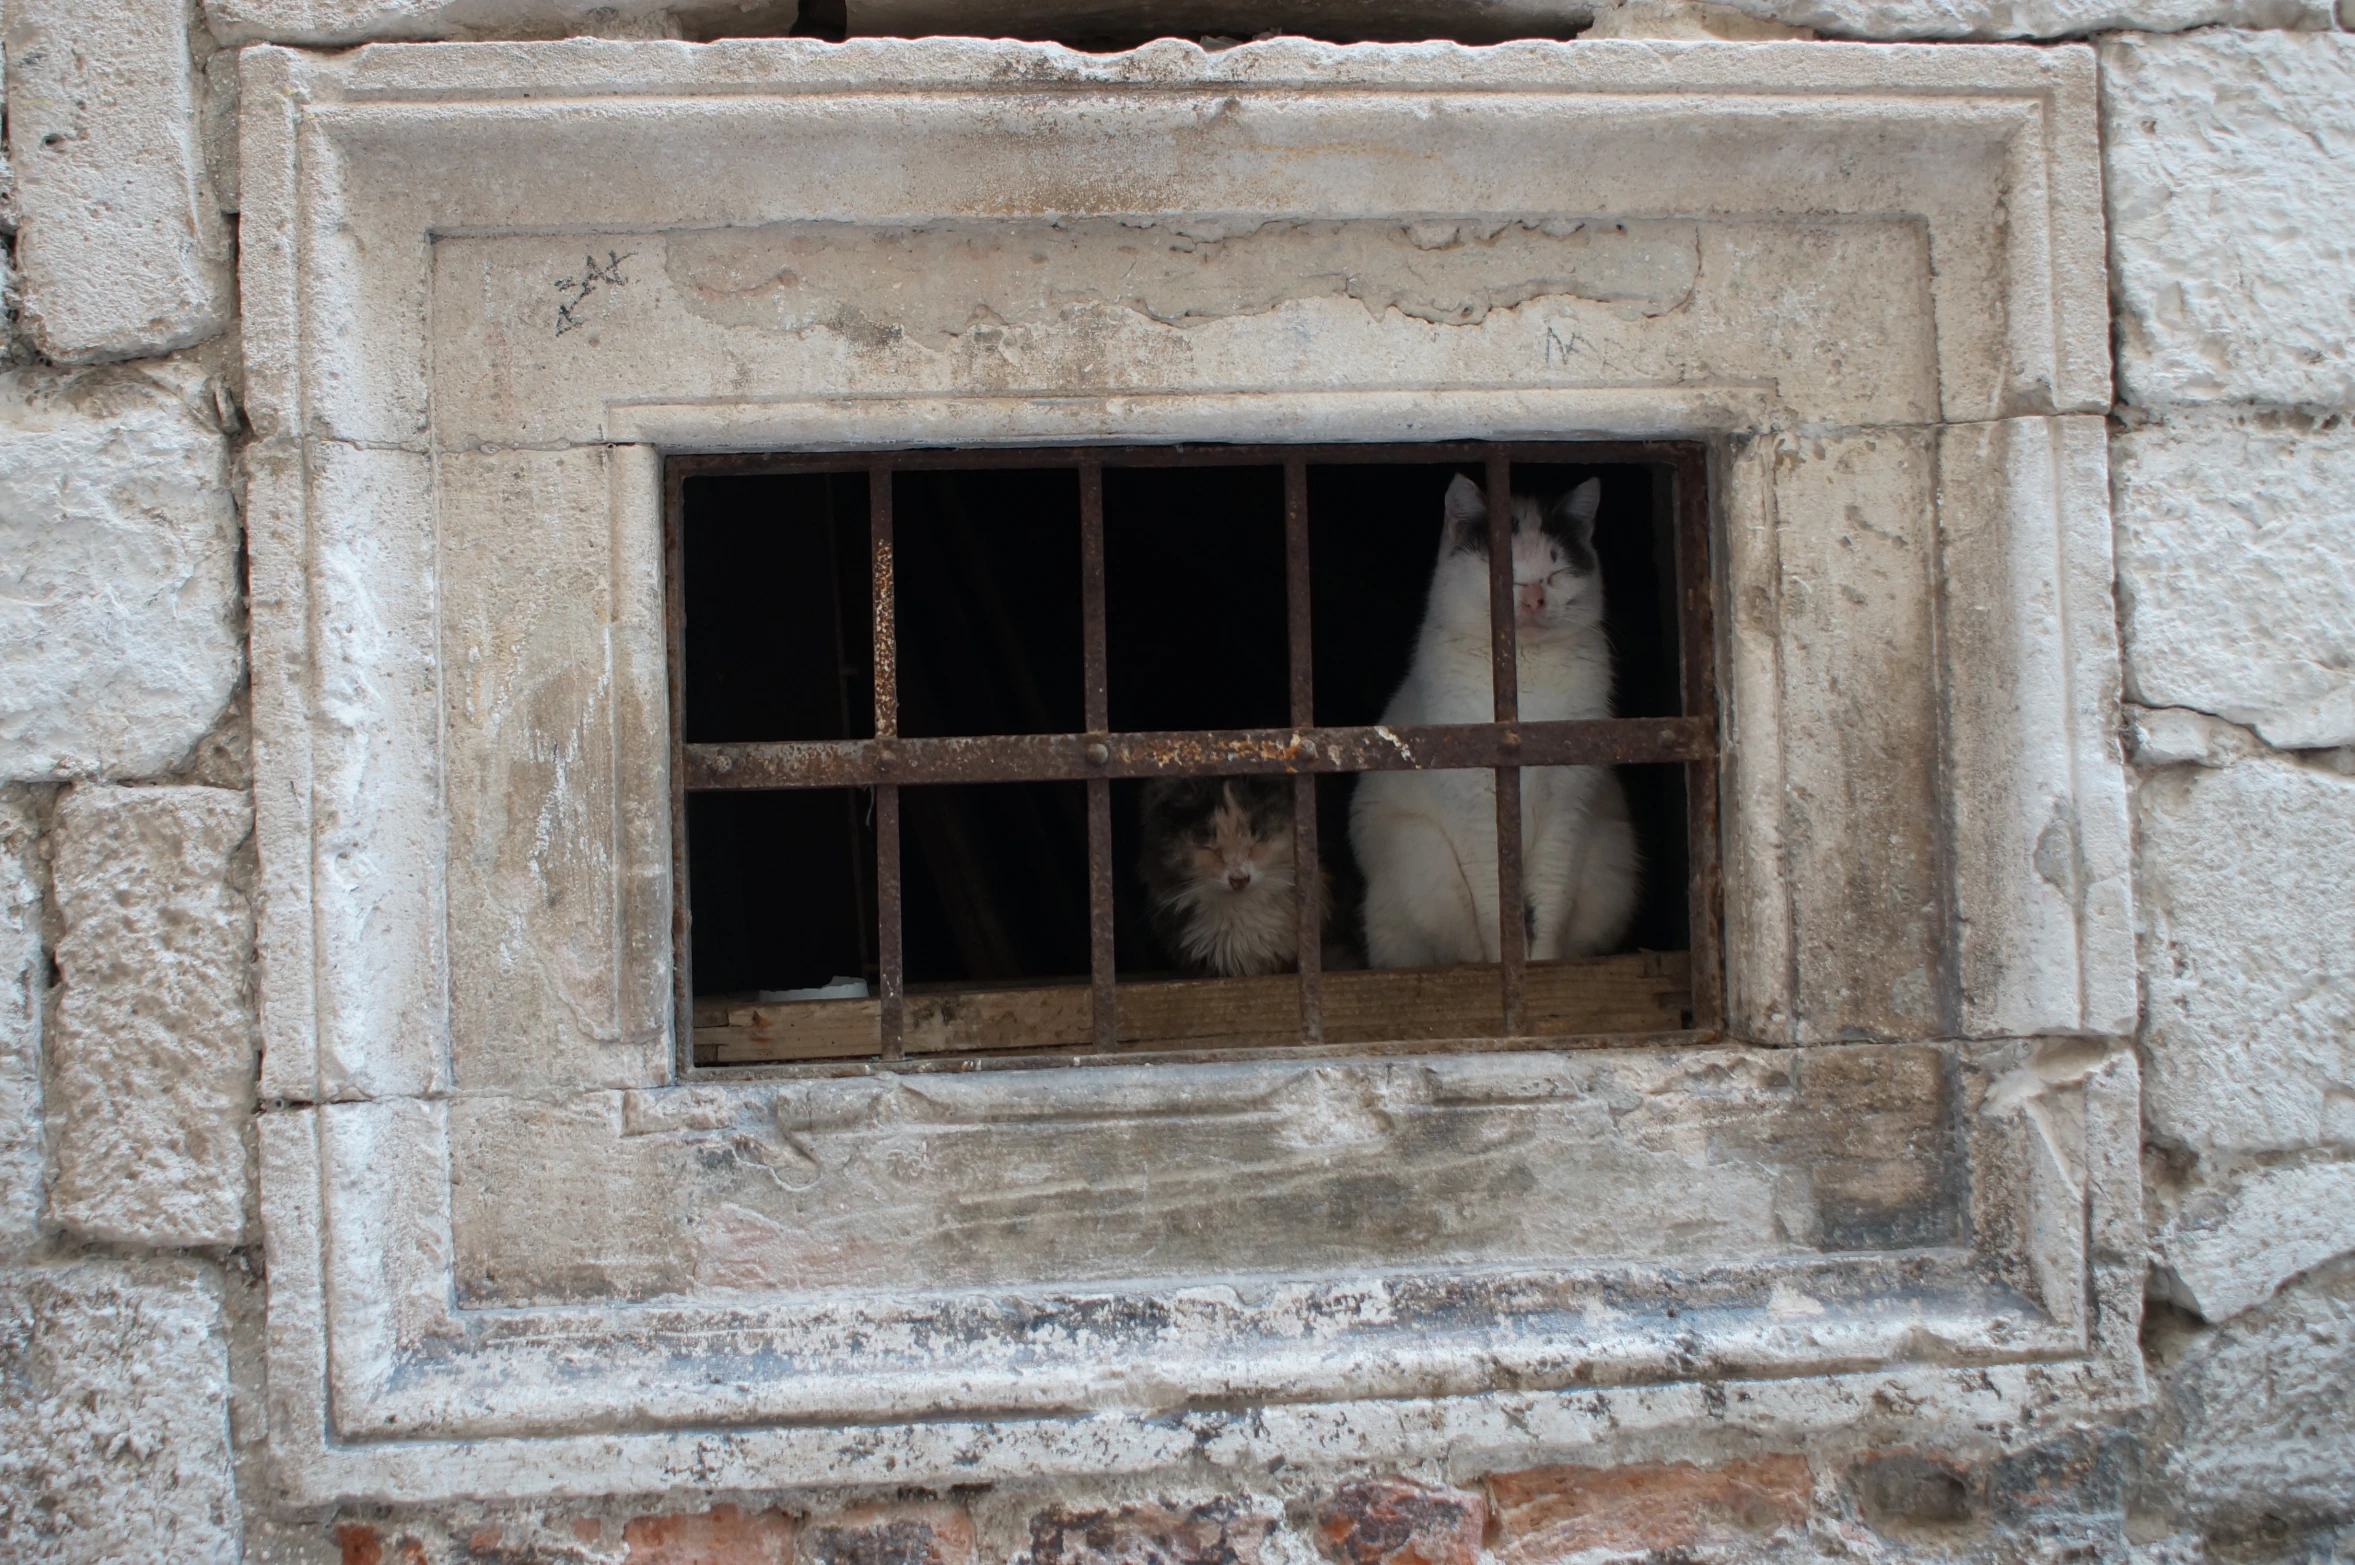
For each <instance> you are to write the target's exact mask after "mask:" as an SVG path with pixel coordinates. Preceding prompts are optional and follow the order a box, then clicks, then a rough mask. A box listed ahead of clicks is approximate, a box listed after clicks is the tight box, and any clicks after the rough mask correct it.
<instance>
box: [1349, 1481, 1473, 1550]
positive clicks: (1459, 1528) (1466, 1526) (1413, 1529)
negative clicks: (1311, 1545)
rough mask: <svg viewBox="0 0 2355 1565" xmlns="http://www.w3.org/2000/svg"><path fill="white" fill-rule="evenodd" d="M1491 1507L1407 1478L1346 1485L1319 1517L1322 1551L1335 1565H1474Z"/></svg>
mask: <svg viewBox="0 0 2355 1565" xmlns="http://www.w3.org/2000/svg"><path fill="white" fill-rule="evenodd" d="M1487 1528H1488V1502H1487V1501H1486V1500H1484V1499H1482V1498H1481V1497H1480V1496H1479V1495H1477V1494H1472V1493H1468V1492H1467V1491H1465V1490H1462V1489H1436V1488H1432V1487H1431V1486H1429V1485H1427V1484H1419V1483H1409V1482H1408V1481H1407V1480H1405V1479H1403V1478H1377V1479H1360V1480H1356V1481H1354V1482H1350V1483H1345V1484H1343V1485H1342V1486H1341V1487H1340V1488H1339V1489H1337V1490H1335V1491H1334V1492H1333V1498H1332V1499H1331V1500H1330V1501H1329V1502H1327V1503H1326V1505H1325V1507H1324V1508H1323V1509H1322V1510H1321V1511H1319V1512H1318V1514H1317V1531H1316V1541H1317V1547H1318V1548H1320V1549H1322V1550H1323V1551H1324V1554H1325V1557H1326V1558H1327V1559H1330V1560H1332V1561H1333V1562H1334V1565H1475V1562H1477V1561H1478V1560H1479V1558H1480V1539H1481V1535H1482V1534H1483V1533H1484V1532H1485V1531H1487Z"/></svg>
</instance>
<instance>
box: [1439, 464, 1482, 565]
mask: <svg viewBox="0 0 2355 1565" xmlns="http://www.w3.org/2000/svg"><path fill="white" fill-rule="evenodd" d="M1441 511H1442V514H1444V515H1445V516H1446V518H1447V523H1446V528H1445V531H1444V533H1443V535H1442V536H1443V541H1444V543H1445V544H1446V547H1447V551H1448V552H1452V551H1454V550H1457V549H1475V550H1483V549H1486V548H1487V547H1488V497H1487V496H1486V495H1483V494H1482V493H1481V492H1480V486H1479V485H1478V484H1476V483H1474V482H1472V480H1471V479H1469V478H1467V477H1465V476H1464V475H1463V474H1461V473H1458V474H1456V477H1455V482H1454V483H1452V484H1449V485H1448V486H1447V500H1446V502H1445V504H1444V505H1443V506H1442V507H1441Z"/></svg>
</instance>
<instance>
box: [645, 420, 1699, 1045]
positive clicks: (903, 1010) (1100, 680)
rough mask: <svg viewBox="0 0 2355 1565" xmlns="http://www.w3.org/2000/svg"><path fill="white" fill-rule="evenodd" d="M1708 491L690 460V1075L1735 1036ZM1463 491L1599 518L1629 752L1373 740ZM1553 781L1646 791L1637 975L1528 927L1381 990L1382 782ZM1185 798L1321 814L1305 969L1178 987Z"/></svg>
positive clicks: (1126, 456)
mask: <svg viewBox="0 0 2355 1565" xmlns="http://www.w3.org/2000/svg"><path fill="white" fill-rule="evenodd" d="M1703 471H1704V469H1703V464H1702V459H1701V453H1700V451H1699V450H1698V448H1695V447H1691V446H1681V445H1667V444H1657V445H1641V446H1609V447H1605V446H1544V447H1531V446H1519V447H1501V446H1463V445H1457V446H1445V447H1432V446H1424V447H1384V448H1375V447H1362V448H1360V447H1349V448H1318V449H1286V448H1259V449H1241V448H1226V447H1195V448H1182V449H1181V448H1147V449H1126V450H1123V449H1103V450H1083V451H997V452H923V453H900V454H894V455H891V456H888V457H880V456H858V455H852V456H838V457H803V456H760V457H683V458H674V459H673V460H672V462H671V485H670V495H671V501H670V517H669V528H670V559H671V577H672V581H671V605H672V627H671V636H672V655H673V659H674V667H673V693H674V710H675V712H676V713H677V719H676V720H677V722H678V725H679V729H678V733H677V735H676V738H677V741H678V751H677V754H676V757H675V765H674V786H675V788H676V790H677V825H678V828H679V835H680V839H681V843H682V848H681V853H680V865H679V873H680V880H681V886H680V889H681V892H682V908H681V912H682V918H681V920H680V931H679V941H678V956H679V968H678V970H679V976H680V1023H681V1027H682V1030H683V1032H685V1033H686V1034H687V1035H688V1036H689V1037H691V1039H692V1042H691V1044H690V1045H689V1047H690V1048H691V1050H692V1054H691V1058H692V1060H693V1062H694V1063H696V1064H698V1065H707V1066H709V1065H742V1064H759V1063H769V1062H777V1061H786V1060H821V1059H846V1060H870V1061H871V1060H875V1059H877V1058H882V1059H884V1060H890V1061H918V1060H936V1059H953V1058H960V1057H972V1056H976V1055H993V1054H1000V1053H1021V1054H1026V1055H1034V1056H1035V1055H1037V1054H1038V1053H1039V1051H1042V1050H1044V1051H1049V1052H1051V1053H1055V1054H1059V1055H1066V1056H1067V1055H1072V1054H1077V1053H1090V1054H1093V1053H1101V1052H1120V1053H1133V1052H1146V1053H1180V1052H1191V1051H1195V1050H1200V1049H1211V1048H1230V1049H1231V1048H1238V1047H1278V1046H1287V1045H1289V1046H1299V1045H1302V1044H1307V1045H1311V1046H1313V1045H1317V1044H1325V1045H1329V1046H1336V1047H1339V1046H1349V1047H1353V1048H1362V1047H1366V1046H1380V1045H1398V1046H1406V1045H1413V1044H1422V1043H1431V1042H1447V1043H1456V1044H1474V1045H1494V1044H1497V1043H1507V1044H1514V1045H1524V1046H1525V1045H1526V1044H1527V1043H1529V1042H1530V1041H1531V1040H1550V1041H1560V1040H1562V1039H1565V1038H1580V1037H1595V1036H1604V1035H1613V1036H1615V1035H1625V1034H1638V1035H1663V1034H1683V1035H1688V1036H1690V1035H1708V1034H1710V1033H1712V1032H1713V1031H1714V1029H1715V1028H1716V1026H1717V1021H1718V1010H1719V1005H1720V1002H1719V998H1718V987H1719V986H1718V981H1717V978H1716V973H1717V970H1718V962H1719V956H1718V950H1717V921H1718V917H1719V911H1718V906H1717V901H1718V893H1717V888H1716V879H1715V873H1714V854H1715V812H1716V799H1715V780H1714V778H1715V773H1714V767H1715V747H1716V717H1715V694H1714V688H1713V683H1712V678H1711V670H1710V669H1709V667H1708V666H1707V664H1708V661H1709V652H1708V648H1709V646H1710V642H1709V634H1710V633H1709V627H1708V624H1707V616H1708V611H1709V589H1708V580H1709V578H1708V566H1707V561H1706V558H1705V548H1706V538H1707V529H1706V523H1705V515H1706V512H1705V495H1704V492H1703V487H1702V484H1703ZM1459 474H1460V475H1464V476H1466V477H1468V478H1469V479H1470V480H1471V481H1472V482H1473V483H1475V484H1478V485H1480V486H1482V488H1483V490H1484V491H1485V492H1488V493H1497V492H1502V491H1500V490H1499V488H1498V486H1499V485H1509V490H1510V492H1512V493H1514V494H1529V493H1533V494H1537V495H1540V496H1552V495H1557V494H1563V493H1567V492H1569V491H1570V490H1571V489H1572V488H1574V487H1575V486H1576V485H1578V484H1580V483H1582V482H1583V481H1585V480H1587V479H1596V480H1599V481H1600V484H1601V500H1600V507H1599V511H1598V514H1597V515H1596V518H1595V522H1594V532H1593V553H1594V555H1595V558H1596V562H1597V566H1598V569H1599V574H1600V577H1601V579H1602V582H1603V585H1604V591H1605V598H1606V602H1607V605H1608V615H1607V618H1606V620H1605V630H1606V632H1607V635H1608V639H1609V643H1610V647H1611V663H1612V682H1613V690H1614V697H1613V704H1612V712H1613V716H1612V717H1611V718H1609V719H1604V720H1599V721H1588V722H1578V723H1544V722H1534V721H1520V720H1518V714H1517V713H1505V712H1503V711H1501V710H1500V712H1499V713H1498V714H1496V715H1498V716H1500V717H1503V718H1505V719H1506V720H1504V721H1500V722H1480V723H1470V724H1464V725H1460V726H1450V727H1444V728H1430V729H1421V730H1415V731H1412V732H1410V733H1405V734H1403V735H1401V734H1393V733H1392V732H1391V731H1389V730H1382V729H1379V728H1377V727H1376V726H1375V725H1378V724H1379V723H1380V720H1381V718H1382V715H1383V709H1384V707H1385V705H1386V703H1387V702H1388V701H1389V699H1390V696H1391V694H1392V692H1393V691H1394V690H1395V689H1396V687H1397V686H1398V683H1399V681H1400V679H1401V677H1402V676H1403V674H1404V673H1405V672H1406V669H1407V666H1408V662H1409V659H1410V657H1411V656H1412V654H1413V648H1414V642H1415V636H1416V632H1417V628H1418V626H1419V625H1420V623H1421V620H1422V617H1423V614H1424V609H1425V600H1426V597H1427V595H1428V594H1429V592H1430V590H1431V583H1432V574H1433V564H1434V560H1435V558H1436V557H1437V555H1438V543H1439V538H1440V532H1441V512H1442V505H1443V497H1444V495H1445V494H1446V492H1447V489H1448V486H1449V484H1450V483H1451V482H1452V481H1454V480H1455V479H1456V478H1457V476H1458V475H1459ZM1483 568H1484V567H1483ZM879 605H880V612H879V607H878V606H879ZM1505 617H1506V619H1507V620H1508V621H1509V620H1510V619H1511V618H1512V616H1511V614H1510V613H1509V612H1508V613H1507V614H1506V616H1505ZM1303 631H1305V632H1306V634H1305V636H1303V635H1302V634H1301V632H1303ZM879 654H880V656H879ZM879 668H880V671H881V675H882V677H881V678H880V679H879V678H878V670H879ZM879 711H881V712H882V713H883V714H884V715H885V717H886V718H887V721H886V722H885V723H884V724H883V727H882V733H881V735H880V737H879V736H878V725H877V721H876V719H877V714H878V712H879ZM1482 715H1483V716H1484V717H1485V716H1488V715H1489V714H1486V713H1483V714H1482ZM1410 752H1411V753H1410ZM1538 764H1550V765H1574V764H1609V765H1610V766H1611V767H1612V769H1613V772H1614V775H1615V776H1616V778H1617V779H1618V783H1619V786H1620V787H1621V788H1622V790H1623V791H1624V794H1625V797H1626V801H1627V806H1628V814H1629V817H1630V821H1631V824H1632V828H1633V833H1634V839H1635V842H1636V844H1637V849H1638V852H1639V855H1640V858H1641V861H1642V865H1643V871H1642V874H1641V877H1640V880H1639V895H1638V899H1637V902H1636V906H1635V910H1634V913H1633V916H1632V920H1631V922H1630V924H1629V927H1628V929H1627V933H1626V935H1625V937H1624V938H1623V939H1621V940H1620V941H1619V942H1618V945H1617V947H1616V949H1615V950H1613V951H1610V952H1607V953H1605V954H1602V955H1599V956H1593V957H1574V958H1570V959H1568V960H1565V961H1553V962H1544V961H1533V960H1531V959H1530V957H1529V955H1528V953H1527V951H1526V949H1525V947H1526V945H1527V941H1528V939H1529V930H1528V929H1527V928H1526V927H1525V928H1523V929H1522V930H1520V931H1518V932H1517V933H1518V938H1515V935H1516V932H1514V931H1510V930H1502V929H1500V930H1499V931H1498V932H1497V936H1496V945H1497V947H1498V950H1497V952H1496V954H1497V957H1498V959H1497V960H1495V961H1491V962H1484V963H1482V962H1475V963H1466V964H1458V965H1452V966H1447V967H1443V968H1437V969H1433V968H1415V969H1407V968H1379V969H1377V968H1369V967H1368V965H1367V962H1366V955H1367V952H1366V945H1365V942H1364V941H1363V939H1362V938H1361V937H1362V907H1361V900H1362V892H1363V884H1364V879H1363V875H1362V874H1361V872H1360V869H1359V867H1358V865H1357V864H1356V862H1355V859H1354V856H1353V853H1352V849H1351V841H1350V831H1349V816H1350V801H1351V795H1352V792H1353V791H1354V790H1355V788H1356V787H1357V786H1358V784H1359V782H1360V780H1361V778H1362V776H1363V775H1364V774H1365V773H1366V771H1367V770H1368V769H1385V770H1397V769H1400V768H1402V767H1411V768H1416V769H1442V768H1446V769H1456V768H1465V767H1475V768H1481V769H1488V768H1498V770H1497V771H1496V773H1495V775H1496V776H1497V777H1498V778H1499V779H1500V784H1499V786H1507V787H1509V786H1512V785H1517V783H1518V781H1519V778H1520V772H1519V771H1518V768H1519V767H1520V766H1523V765H1538ZM1180 776H1185V777H1200V778H1223V777H1234V776H1250V777H1253V778H1255V779H1261V780H1259V781H1256V782H1255V783H1254V784H1252V785H1251V787H1250V788H1249V789H1247V790H1246V792H1247V793H1248V795H1249V797H1251V798H1256V799H1258V800H1261V801H1263V803H1265V804H1268V805H1269V806H1270V807H1275V806H1281V809H1282V811H1283V812H1284V815H1285V816H1289V815H1290V814H1293V813H1297V812H1296V808H1295V807H1296V806H1297V805H1299V804H1301V803H1303V802H1305V803H1307V804H1308V805H1309V806H1310V809H1309V811H1308V813H1307V815H1306V817H1305V818H1304V819H1302V820H1300V821H1299V822H1298V825H1297V827H1296V828H1287V829H1286V835H1287V840H1288V843H1289V846H1290V848H1291V850H1292V852H1293V855H1294V857H1295V858H1296V859H1297V860H1298V861H1299V862H1301V863H1308V862H1312V861H1313V862H1314V863H1315V864H1316V865H1317V866H1318V868H1319V870H1320V871H1321V874H1322V876H1323V877H1324V878H1325V881H1324V883H1327V884H1329V885H1330V887H1331V896H1330V902H1331V917H1330V920H1329V924H1328V926H1327V927H1326V928H1325V929H1324V930H1323V932H1322V934H1321V936H1320V937H1318V938H1315V939H1313V940H1310V939H1308V938H1307V936H1308V933H1309V931H1308V928H1307V925H1306V923H1305V922H1304V923H1303V925H1302V927H1301V929H1300V930H1298V931H1296V932H1295V938H1294V940H1293V946H1294V947H1296V948H1298V949H1299V951H1300V955H1299V957H1298V958H1297V959H1296V960H1290V961H1286V962H1284V963H1283V964H1282V967H1281V969H1280V970H1273V971H1266V972H1260V973H1257V974H1256V975H1254V976H1243V977H1224V978H1217V977H1208V978H1206V977H1199V976H1188V975H1187V973H1186V971H1185V970H1184V969H1183V966H1182V961H1181V960H1177V959H1173V955H1172V946H1171V942H1170V940H1169V939H1168V938H1167V930H1166V928H1163V927H1160V926H1156V924H1155V923H1154V920H1153V918H1152V916H1151V909H1150V907H1149V891H1148V888H1147V885H1146V882H1145V880H1144V879H1143V878H1142V876H1141V875H1140V872H1139V859H1140V854H1141V851H1142V843H1143V838H1144V832H1145V829H1146V828H1145V826H1144V824H1143V821H1144V815H1145V794H1146V790H1147V789H1148V787H1150V786H1161V787H1163V788H1165V789H1166V788H1167V787H1168V786H1170V785H1168V784H1166V783H1165V784H1158V785H1157V784H1155V783H1154V782H1153V779H1155V778H1169V777H1180ZM1507 797H1508V798H1509V797H1511V795H1510V794H1509V793H1508V795H1507ZM1269 818H1270V819H1276V818H1278V817H1275V816H1271V817H1269ZM1294 830H1296V831H1297V835H1296V836H1295V835H1291V833H1292V832H1293V831H1294ZM1517 835H1518V833H1517V831H1513V830H1507V831H1506V832H1505V837H1506V842H1505V847H1506V848H1507V849H1508V850H1511V849H1512V848H1513V847H1514V844H1513V843H1512V840H1511V839H1512V838H1513V837H1515V836H1517ZM1696 849H1698V851H1697V852H1696ZM1517 856H1518V855H1517V854H1516V853H1514V852H1511V851H1508V853H1507V855H1506V858H1507V868H1506V875H1507V877H1508V881H1507V883H1508V885H1510V884H1511V883H1512V880H1513V879H1514V878H1517V877H1516V876H1515V871H1516V870H1517V869H1518V868H1519V866H1518V865H1517V864H1515V863H1514V862H1513V861H1514V859H1515V858H1517ZM1696 865H1699V866H1700V867H1701V868H1702V870H1703V873H1701V874H1698V875H1696V874H1695V873H1694V870H1695V866H1696Z"/></svg>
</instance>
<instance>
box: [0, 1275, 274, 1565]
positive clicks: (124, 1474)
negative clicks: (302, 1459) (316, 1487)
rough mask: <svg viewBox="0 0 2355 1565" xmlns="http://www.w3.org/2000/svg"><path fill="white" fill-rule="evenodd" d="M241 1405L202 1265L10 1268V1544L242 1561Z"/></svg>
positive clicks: (2, 1545)
mask: <svg viewBox="0 0 2355 1565" xmlns="http://www.w3.org/2000/svg"><path fill="white" fill-rule="evenodd" d="M228 1404H229V1363H228V1352H227V1348H226V1346H225V1344H224V1341H223V1335H222V1327H221V1308H220V1301H219V1298H218V1295H217V1292H216V1283H215V1280H214V1279H213V1278H212V1277H211V1276H210V1275H209V1274H208V1272H207V1271H206V1270H205V1269H202V1268H199V1267H196V1266H193V1265H189V1264H186V1263H163V1262H155V1263H142V1264H134V1265H123V1264H119V1263H114V1262H92V1263H85V1264H81V1265H75V1266H68V1267H58V1268H42V1269H38V1270H26V1271H16V1272H7V1273H0V1556H5V1557H6V1558H8V1559H9V1560H12V1561H16V1562H19V1565H34V1562H56V1565H66V1562H75V1565H83V1562H87V1565H98V1562H101V1561H116V1560H142V1561H145V1560H157V1561H162V1560H170V1561H173V1562H174V1565H213V1562H218V1565H232V1562H234V1561H236V1560H237V1559H238V1558H239V1557H240V1542H241V1539H240V1516H239V1509H238V1502H237V1491H236V1486H235V1484H234V1482H233V1479H232V1475H231V1471H230V1447H229V1406H228Z"/></svg>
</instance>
